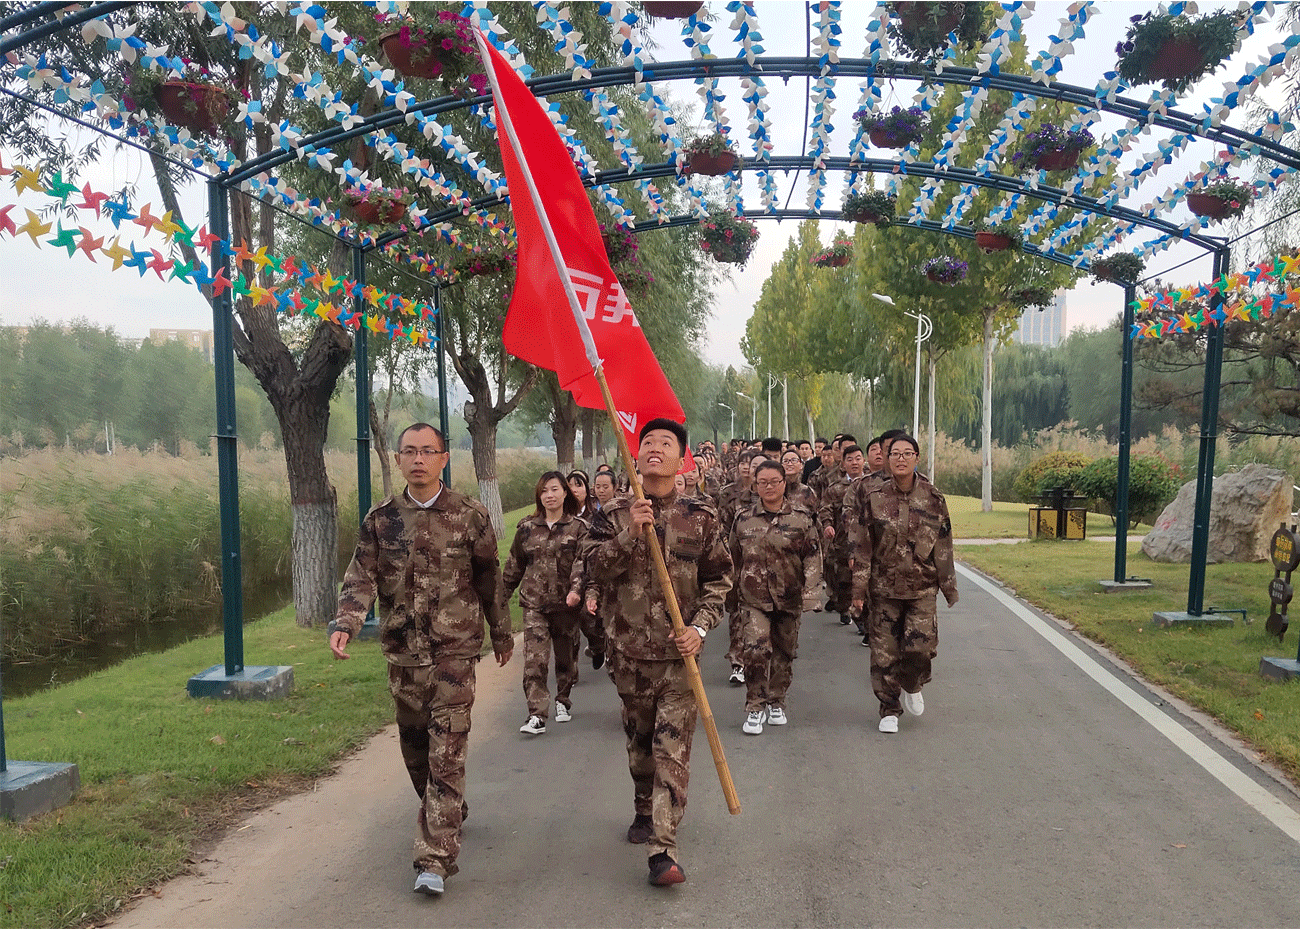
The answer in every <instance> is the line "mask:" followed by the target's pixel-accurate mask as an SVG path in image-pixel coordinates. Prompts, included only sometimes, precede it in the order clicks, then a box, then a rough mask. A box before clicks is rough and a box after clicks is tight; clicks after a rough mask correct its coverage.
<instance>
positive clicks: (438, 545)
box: [336, 487, 512, 666]
mask: <svg viewBox="0 0 1300 935" xmlns="http://www.w3.org/2000/svg"><path fill="white" fill-rule="evenodd" d="M502 591H503V588H502V585H501V565H500V562H499V560H498V559H497V537H496V533H495V532H493V531H492V522H491V520H489V519H488V514H487V510H486V509H484V507H483V505H482V504H481V503H479V502H478V501H477V500H471V499H470V498H469V497H466V496H464V495H463V494H459V493H457V492H456V491H454V490H451V489H449V488H447V487H443V488H442V492H441V493H440V494H439V495H438V499H437V500H436V501H435V502H434V503H433V505H432V506H430V507H428V508H427V509H426V508H424V507H420V506H417V505H416V504H415V503H413V502H412V501H411V499H410V497H409V496H408V495H407V493H406V491H405V490H403V491H402V493H400V494H398V495H397V496H395V497H388V498H387V499H385V500H384V501H383V502H382V503H379V504H377V505H376V506H375V507H374V508H373V509H372V510H371V511H370V512H369V513H367V514H366V518H365V519H364V520H362V522H361V531H360V533H359V534H358V536H357V548H356V552H355V553H354V554H353V556H352V562H351V564H349V565H348V570H347V572H346V573H345V574H344V576H343V589H342V591H341V592H340V594H339V604H338V615H337V621H338V622H337V625H336V626H337V628H338V629H341V630H346V631H347V632H348V633H349V634H350V635H351V636H353V637H355V636H356V635H357V634H358V633H360V632H361V624H362V623H363V622H364V621H365V617H366V611H367V610H369V609H370V605H371V603H374V604H376V605H377V610H378V613H379V617H380V624H379V643H380V647H381V648H382V650H383V653H384V658H386V659H387V660H388V661H389V662H392V663H394V664H396V665H402V666H426V665H432V664H433V662H434V661H435V660H436V658H438V657H443V658H448V657H449V658H456V659H470V658H473V657H476V656H478V654H479V650H480V649H482V647H483V620H484V617H486V618H487V623H488V627H489V628H490V630H491V635H492V648H493V650H496V651H498V652H500V651H503V650H506V649H509V648H510V646H511V644H512V641H511V636H510V616H509V614H508V613H507V612H506V610H505V601H504V600H502Z"/></svg>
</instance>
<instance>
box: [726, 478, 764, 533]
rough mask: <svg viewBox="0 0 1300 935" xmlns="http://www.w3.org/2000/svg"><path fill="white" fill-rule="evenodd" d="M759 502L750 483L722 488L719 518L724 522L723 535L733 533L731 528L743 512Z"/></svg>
mask: <svg viewBox="0 0 1300 935" xmlns="http://www.w3.org/2000/svg"><path fill="white" fill-rule="evenodd" d="M757 502H758V495H757V494H755V493H754V488H753V486H752V485H751V484H750V482H749V481H745V482H743V483H742V482H740V481H736V482H735V483H732V484H728V485H727V486H726V487H723V488H722V494H721V495H720V496H719V498H718V517H719V519H721V520H722V534H723V535H724V536H726V535H729V534H730V533H731V526H732V524H733V523H735V521H736V515H737V514H738V513H740V511H741V510H747V509H749V508H750V507H751V506H753V505H754V504H755V503H757Z"/></svg>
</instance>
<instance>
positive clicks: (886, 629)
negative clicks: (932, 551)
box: [867, 594, 939, 717]
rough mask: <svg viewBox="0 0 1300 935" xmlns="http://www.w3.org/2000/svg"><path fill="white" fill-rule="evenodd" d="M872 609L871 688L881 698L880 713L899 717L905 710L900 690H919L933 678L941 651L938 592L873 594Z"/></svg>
mask: <svg viewBox="0 0 1300 935" xmlns="http://www.w3.org/2000/svg"><path fill="white" fill-rule="evenodd" d="M870 609H871V617H870V628H869V629H868V631H867V632H868V634H869V637H870V643H871V690H872V691H873V692H875V693H876V697H877V698H879V699H880V716H881V717H887V716H888V715H891V714H893V715H895V716H897V715H899V714H902V713H903V705H902V703H901V702H900V700H899V699H900V697H901V695H900V693H901V692H919V691H920V690H921V686H922V685H924V684H925V683H926V682H928V681H930V660H931V659H933V658H934V657H935V655H936V654H937V653H938V651H939V617H938V609H937V607H936V603H935V595H933V594H931V595H930V596H929V597H923V598H920V599H918V600H915V601H896V600H892V599H890V598H887V597H872V598H871V602H870Z"/></svg>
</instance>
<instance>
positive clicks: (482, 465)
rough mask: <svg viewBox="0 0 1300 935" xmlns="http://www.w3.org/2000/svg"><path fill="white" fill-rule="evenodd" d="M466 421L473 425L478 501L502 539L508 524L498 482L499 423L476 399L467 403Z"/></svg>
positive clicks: (471, 437) (472, 440)
mask: <svg viewBox="0 0 1300 935" xmlns="http://www.w3.org/2000/svg"><path fill="white" fill-rule="evenodd" d="M485 413H486V414H487V415H486V416H485V415H484V414H485ZM465 422H466V424H467V425H468V426H469V437H470V447H471V448H472V449H473V453H474V476H475V477H476V478H478V499H479V502H480V503H482V504H483V506H485V507H486V508H487V511H488V516H489V517H491V519H492V528H493V529H495V530H496V534H497V538H498V539H500V538H502V537H503V536H504V535H505V534H506V523H505V518H504V513H503V511H502V509H501V483H500V481H499V480H498V479H497V423H495V422H493V421H492V419H491V409H490V408H488V407H486V406H479V405H478V404H477V403H475V402H474V401H473V400H468V401H466V403H465Z"/></svg>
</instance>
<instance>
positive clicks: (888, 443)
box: [880, 429, 907, 454]
mask: <svg viewBox="0 0 1300 935" xmlns="http://www.w3.org/2000/svg"><path fill="white" fill-rule="evenodd" d="M902 435H907V430H906V429H885V431H883V432H881V433H880V450H881V451H883V452H885V454H889V449H890V448H891V447H893V444H894V439H896V438H898V437H899V436H902Z"/></svg>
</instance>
